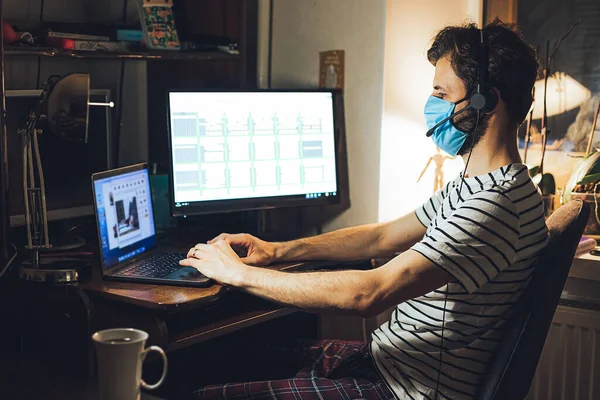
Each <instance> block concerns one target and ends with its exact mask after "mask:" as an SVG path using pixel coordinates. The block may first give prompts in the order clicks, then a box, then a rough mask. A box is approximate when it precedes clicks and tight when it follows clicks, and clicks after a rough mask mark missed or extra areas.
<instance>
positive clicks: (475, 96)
mask: <svg viewBox="0 0 600 400" xmlns="http://www.w3.org/2000/svg"><path fill="white" fill-rule="evenodd" d="M469 103H470V105H471V107H472V108H473V109H474V110H478V111H481V112H483V113H489V112H492V111H494V108H496V105H498V95H497V94H496V92H495V91H493V90H492V89H491V88H484V90H483V91H482V92H481V93H479V92H478V91H477V89H475V90H473V92H472V93H471V98H470V100H469Z"/></svg>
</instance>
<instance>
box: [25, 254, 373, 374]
mask: <svg viewBox="0 0 600 400" xmlns="http://www.w3.org/2000/svg"><path fill="white" fill-rule="evenodd" d="M340 267H344V268H355V269H368V268H371V264H370V262H359V263H352V264H344V265H340V264H338V263H332V262H308V263H286V264H279V265H274V266H271V267H269V268H272V269H277V270H282V271H290V272H292V271H305V270H314V269H336V268H340ZM92 270H93V272H92V276H91V278H90V279H88V280H87V281H83V282H80V283H79V284H73V285H45V284H44V285H40V284H36V283H30V282H23V281H18V280H16V281H15V284H16V285H15V287H14V296H15V297H14V298H15V299H16V301H15V303H16V304H18V307H19V312H18V314H19V315H20V317H19V318H20V320H19V321H17V322H16V323H15V324H16V325H19V326H21V327H22V338H21V341H22V342H23V343H24V348H25V352H26V354H28V355H30V356H33V355H34V353H39V352H48V351H49V352H50V354H49V357H50V358H58V359H60V360H64V363H65V364H68V365H69V366H73V369H75V370H77V371H79V372H83V371H88V373H89V372H90V371H93V366H94V361H93V348H92V346H91V343H90V336H91V335H92V333H93V332H95V331H98V330H101V329H109V328H116V327H132V328H137V329H142V330H144V331H146V332H148V334H149V340H148V342H149V344H155V345H159V346H161V347H162V348H163V349H164V350H166V351H167V352H172V351H175V350H180V349H182V348H185V347H188V346H192V345H195V344H198V343H202V342H205V341H207V340H212V339H215V338H218V337H220V336H223V335H226V334H230V333H232V332H235V331H238V330H240V329H245V328H248V327H252V326H254V325H257V324H259V323H262V322H266V321H269V320H273V319H275V318H279V317H283V316H286V315H289V314H293V313H295V312H297V311H298V310H295V309H291V308H286V307H282V306H280V305H278V304H274V303H272V302H269V301H265V300H262V299H259V298H257V297H254V296H251V295H248V294H245V293H242V292H240V291H237V290H233V289H230V288H225V287H223V286H221V285H217V284H215V285H213V286H210V287H207V288H190V287H177V286H166V285H149V284H136V283H124V282H114V281H104V280H103V279H102V277H101V273H100V268H99V266H93V268H92ZM41 332H44V333H43V334H42V333H41ZM65 348H66V349H70V354H66V353H64V352H63V350H62V349H65ZM52 349H54V350H52Z"/></svg>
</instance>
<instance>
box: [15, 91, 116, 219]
mask: <svg viewBox="0 0 600 400" xmlns="http://www.w3.org/2000/svg"><path fill="white" fill-rule="evenodd" d="M41 94H42V89H18V90H7V91H6V97H7V98H14V97H30V98H36V97H39V96H40V95H41ZM90 95H93V96H97V95H100V96H102V97H103V98H104V101H105V102H106V103H109V102H110V101H112V99H111V90H110V89H90ZM105 114H106V167H107V168H106V169H111V168H114V165H113V164H114V163H113V159H112V154H113V151H112V146H113V143H112V139H113V138H112V118H111V111H110V108H109V107H106V111H105ZM19 190H23V188H22V187H19ZM9 212H10V210H9ZM47 215H48V221H49V222H51V221H61V220H66V219H73V218H80V217H88V216H91V215H94V205H93V204H88V205H84V206H76V207H63V208H54V209H49V210H48V211H47ZM9 221H10V226H11V227H17V226H24V225H25V214H14V215H10V216H9Z"/></svg>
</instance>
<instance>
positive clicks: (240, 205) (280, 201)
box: [166, 88, 342, 217]
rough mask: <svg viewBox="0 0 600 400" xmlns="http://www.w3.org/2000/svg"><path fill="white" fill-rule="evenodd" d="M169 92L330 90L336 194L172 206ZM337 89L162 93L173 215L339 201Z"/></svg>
mask: <svg viewBox="0 0 600 400" xmlns="http://www.w3.org/2000/svg"><path fill="white" fill-rule="evenodd" d="M171 93H330V94H331V103H332V113H333V145H334V149H335V153H334V154H335V176H336V187H337V190H336V192H335V193H336V194H335V196H334V195H330V196H320V197H316V198H306V197H305V195H285V196H270V197H257V198H243V199H231V200H209V201H201V202H195V203H192V204H190V205H189V206H181V207H176V203H175V180H174V174H173V172H174V171H173V143H172V139H173V136H172V135H171V103H170V94H171ZM338 93H339V90H338V89H315V88H309V89H304V88H300V89H299V88H291V89H259V88H253V89H228V88H225V89H195V90H189V89H169V90H167V93H166V105H167V107H166V110H167V133H168V136H169V137H168V151H169V168H168V170H169V205H170V209H171V215H172V216H173V217H186V216H191V215H203V214H210V213H228V212H236V211H253V210H269V209H276V208H285V207H298V206H333V205H338V204H340V202H341V198H342V194H341V191H340V183H341V180H340V171H341V168H340V156H339V154H338V152H339V143H340V137H339V136H340V133H339V126H338V120H337V119H338V115H337V110H338V107H339V104H338V98H337V96H336V94H338Z"/></svg>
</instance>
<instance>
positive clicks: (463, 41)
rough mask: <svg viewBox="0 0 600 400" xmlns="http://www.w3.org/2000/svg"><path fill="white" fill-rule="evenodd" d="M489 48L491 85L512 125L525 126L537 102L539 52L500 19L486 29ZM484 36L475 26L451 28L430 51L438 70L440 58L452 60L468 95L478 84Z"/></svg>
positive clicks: (488, 68)
mask: <svg viewBox="0 0 600 400" xmlns="http://www.w3.org/2000/svg"><path fill="white" fill-rule="evenodd" d="M483 35H484V40H485V43H486V47H487V58H488V67H487V83H488V85H489V86H491V87H495V88H496V89H498V91H499V92H500V97H501V98H502V100H503V101H504V103H505V104H506V109H507V112H508V115H509V117H510V119H511V121H512V122H513V123H515V124H517V125H519V124H521V123H522V122H523V120H524V119H525V117H526V116H527V112H528V111H529V109H530V107H531V103H532V101H533V95H532V91H533V85H534V83H535V80H536V78H537V75H538V70H539V63H538V59H537V55H536V51H535V49H534V48H533V47H531V46H530V45H528V44H527V43H525V41H524V40H523V36H522V34H521V32H520V31H519V29H518V28H517V26H516V25H514V24H507V23H504V22H502V21H500V20H499V19H497V18H496V19H495V20H494V21H493V22H492V23H490V24H488V25H486V26H485V27H484V28H483ZM480 40H481V39H480V33H479V28H478V27H477V25H475V24H473V23H469V24H465V25H462V26H447V27H445V28H444V29H442V30H441V31H439V32H438V33H437V35H436V36H435V38H434V40H433V44H432V45H431V48H430V49H429V50H428V51H427V58H428V59H429V62H430V63H431V64H433V65H434V66H435V64H436V63H437V61H438V60H439V59H440V58H443V57H446V56H449V57H450V60H451V65H452V68H453V70H454V72H455V73H456V75H457V76H458V77H459V78H460V79H461V80H462V81H463V82H464V84H465V86H466V88H467V93H471V91H473V90H474V88H475V85H476V84H477V48H478V46H479V42H480Z"/></svg>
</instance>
